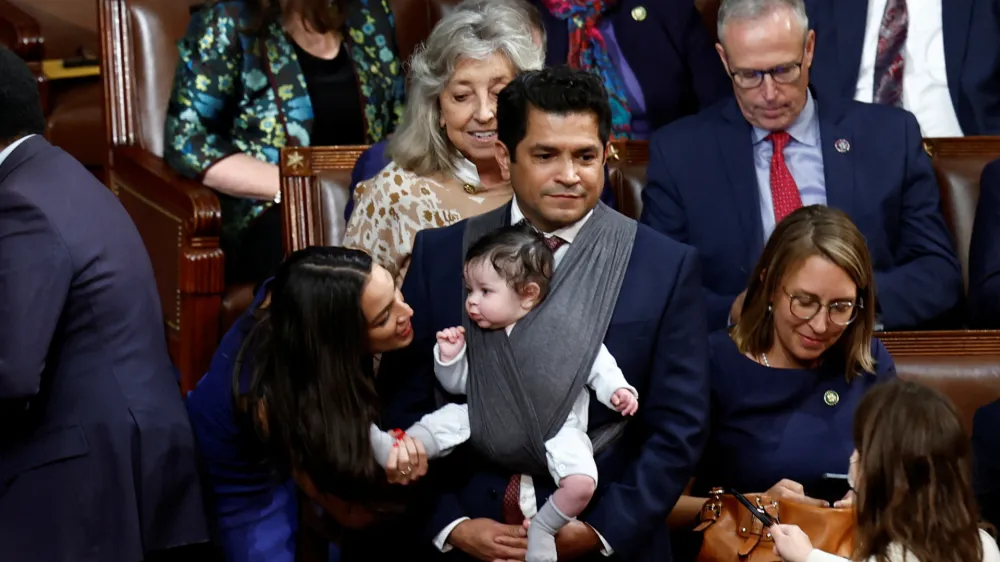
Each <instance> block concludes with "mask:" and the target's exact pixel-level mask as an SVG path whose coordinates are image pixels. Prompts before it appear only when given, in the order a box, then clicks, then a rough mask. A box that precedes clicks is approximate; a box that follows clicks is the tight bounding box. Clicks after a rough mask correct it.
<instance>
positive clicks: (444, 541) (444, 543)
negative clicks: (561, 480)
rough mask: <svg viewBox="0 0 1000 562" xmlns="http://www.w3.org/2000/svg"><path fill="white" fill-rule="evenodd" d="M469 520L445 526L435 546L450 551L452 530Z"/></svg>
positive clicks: (459, 520) (463, 519)
mask: <svg viewBox="0 0 1000 562" xmlns="http://www.w3.org/2000/svg"><path fill="white" fill-rule="evenodd" d="M468 520H469V518H468V517H459V518H458V519H456V520H454V521H452V522H451V524H449V525H448V526H447V527H445V528H444V530H443V531H441V532H440V533H438V534H437V536H436V537H434V546H435V547H437V549H438V550H440V551H441V552H448V551H449V550H451V549H452V548H454V547H453V546H451V545H450V544H448V537H449V536H451V532H452V531H454V530H455V527H458V524H459V523H463V522H465V521H468ZM598 536H600V535H598ZM601 540H604V539H601Z"/></svg>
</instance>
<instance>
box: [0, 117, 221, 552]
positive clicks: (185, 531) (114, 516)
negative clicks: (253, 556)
mask: <svg viewBox="0 0 1000 562" xmlns="http://www.w3.org/2000/svg"><path fill="white" fill-rule="evenodd" d="M206 540H208V534H207V529H206V523H205V512H204V506H203V505H202V495H201V488H200V484H199V480H198V472H197V465H196V457H195V448H194V438H193V436H192V434H191V426H190V425H189V423H188V418H187V414H186V412H185V410H184V404H183V403H182V401H181V394H180V388H179V387H178V384H177V377H176V372H175V370H174V368H173V366H172V365H171V363H170V358H169V357H168V355H167V341H166V336H165V335H164V333H163V313H162V311H161V308H160V299H159V296H158V295H157V291H156V282H155V281H154V279H153V270H152V267H151V266H150V262H149V257H148V256H147V254H146V249H145V247H143V244H142V240H141V239H140V238H139V234H138V232H136V228H135V225H134V224H132V221H131V219H129V216H128V214H126V212H125V209H123V208H122V206H121V204H120V203H119V202H118V200H117V199H116V198H115V196H114V194H113V193H111V191H110V190H109V189H108V188H106V187H105V186H104V185H102V184H101V183H100V182H98V181H97V180H96V179H95V178H94V176H93V175H92V174H90V172H88V171H87V170H86V169H85V168H84V167H83V166H81V165H80V164H79V163H78V162H76V161H75V160H73V158H72V157H71V156H69V155H68V154H66V153H65V152H63V151H62V150H60V149H58V148H55V147H53V146H52V145H50V144H49V143H48V142H47V141H46V140H45V139H44V138H42V137H40V136H34V137H31V138H29V139H27V140H26V141H24V142H23V143H22V144H21V145H19V146H18V147H17V148H16V149H15V150H14V151H13V152H12V153H11V154H10V155H9V157H8V158H7V159H6V160H5V161H4V162H3V164H2V165H0V552H3V553H4V554H5V555H7V556H3V558H4V559H10V560H32V561H37V562H45V561H63V560H79V561H95V562H96V561H98V560H100V561H102V562H104V561H110V562H116V561H121V562H135V561H138V560H143V559H146V556H145V554H146V553H149V552H152V551H155V550H162V549H166V548H168V547H175V546H182V545H187V544H192V543H198V542H202V541H206Z"/></svg>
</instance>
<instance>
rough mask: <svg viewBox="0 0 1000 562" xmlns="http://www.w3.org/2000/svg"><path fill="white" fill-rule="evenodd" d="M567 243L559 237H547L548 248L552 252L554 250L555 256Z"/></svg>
mask: <svg viewBox="0 0 1000 562" xmlns="http://www.w3.org/2000/svg"><path fill="white" fill-rule="evenodd" d="M565 243H566V241H565V240H563V239H562V238H559V237H558V236H546V237H545V245H546V246H548V247H549V249H550V250H552V253H553V254H554V253H556V250H558V249H559V248H562V246H563V244H565Z"/></svg>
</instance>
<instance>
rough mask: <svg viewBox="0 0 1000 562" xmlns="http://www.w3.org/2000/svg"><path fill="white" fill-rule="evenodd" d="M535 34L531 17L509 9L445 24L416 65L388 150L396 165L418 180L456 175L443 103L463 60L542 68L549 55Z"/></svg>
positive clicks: (463, 14)
mask: <svg viewBox="0 0 1000 562" xmlns="http://www.w3.org/2000/svg"><path fill="white" fill-rule="evenodd" d="M532 28H533V25H532V23H531V17H530V15H529V14H527V13H525V12H524V11H522V10H519V9H517V8H516V7H514V6H513V5H511V4H507V3H498V4H493V5H483V6H482V7H481V8H480V9H477V10H472V9H458V10H456V11H454V12H451V13H449V14H448V15H446V16H445V17H444V18H442V19H441V21H439V22H438V24H437V25H435V26H434V30H433V31H431V35H430V37H428V38H427V41H425V42H424V44H423V45H422V46H421V47H420V48H419V49H418V50H417V52H416V53H415V54H414V55H413V58H411V59H410V71H409V89H408V90H407V95H406V112H405V113H404V114H403V119H402V121H401V123H400V125H399V127H398V128H397V129H396V134H395V135H393V136H392V138H391V139H390V140H389V146H388V148H387V152H388V154H389V156H390V157H391V158H392V159H393V161H395V162H396V164H398V165H399V166H400V167H401V168H403V169H404V170H408V171H411V172H413V173H415V174H417V175H430V174H434V173H437V172H447V173H450V174H454V173H455V172H456V170H457V167H456V166H457V165H456V162H458V161H461V158H460V155H459V154H458V152H457V150H456V149H455V147H454V146H453V145H452V144H451V142H450V141H449V140H448V137H447V135H445V133H444V131H442V130H441V127H440V124H439V122H440V118H441V108H440V104H439V103H438V97H439V96H440V95H441V92H442V91H444V88H445V85H447V83H448V80H450V79H451V76H452V74H453V73H454V72H455V67H456V66H457V64H458V61H459V59H462V58H470V59H476V60H482V59H485V58H487V57H489V56H490V55H492V54H493V53H499V54H501V55H503V56H504V57H506V58H507V60H509V61H510V63H511V65H512V66H513V67H514V72H515V73H516V74H518V73H521V72H523V71H525V70H537V69H540V68H542V65H543V64H544V59H545V55H544V51H543V49H542V48H540V47H539V46H538V45H536V44H535V43H534V42H533V41H532V35H531V31H532Z"/></svg>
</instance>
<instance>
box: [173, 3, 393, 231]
mask: <svg viewBox="0 0 1000 562" xmlns="http://www.w3.org/2000/svg"><path fill="white" fill-rule="evenodd" d="M250 16H251V14H250V11H249V8H248V6H247V3H246V2H245V1H244V0H230V1H223V2H218V3H215V4H211V5H207V6H205V7H203V8H202V9H200V10H199V11H198V12H196V13H195V14H193V15H192V16H191V22H190V23H189V25H188V29H187V33H186V34H185V36H184V38H183V39H181V40H180V41H179V42H178V44H177V48H178V51H179V54H180V58H179V60H178V62H177V70H176V73H175V75H174V85H173V91H172V92H171V95H170V102H169V105H168V106H167V118H166V126H165V130H164V135H165V142H164V158H165V159H166V161H167V162H168V163H169V164H170V166H171V167H173V168H174V169H175V170H177V171H178V172H180V173H181V174H183V175H184V176H187V177H190V178H198V177H200V176H201V175H202V174H203V173H204V172H205V170H207V169H208V168H209V167H210V166H212V164H214V163H216V162H218V161H219V160H221V159H223V158H225V157H226V156H229V155H231V154H235V153H238V152H242V153H245V154H249V155H251V156H253V157H255V158H259V159H260V160H263V161H265V162H269V163H272V164H277V163H278V158H279V155H280V153H281V148H282V147H284V146H309V144H310V143H309V135H310V132H311V130H312V120H313V109H312V103H311V101H310V99H309V93H308V91H307V89H306V82H305V78H304V77H303V75H302V69H301V67H300V66H299V62H298V58H297V57H296V55H295V48H294V46H293V44H292V41H291V39H290V38H289V36H288V35H287V34H286V33H285V32H284V30H283V29H282V25H281V23H280V22H273V23H271V24H270V26H268V28H267V30H266V33H263V34H260V36H258V35H251V34H249V33H247V32H246V31H245V30H246V29H247V28H248V25H249V23H250V20H249V18H250ZM394 25H395V22H394V21H393V16H392V12H391V11H390V9H389V5H388V0H352V1H351V2H350V4H349V8H348V13H347V17H346V32H345V46H347V47H349V48H350V54H351V59H352V61H353V63H354V69H355V74H356V76H357V79H358V87H359V91H360V93H361V97H362V106H363V108H364V113H365V115H364V117H365V125H366V129H367V132H366V140H367V142H368V143H375V142H378V141H380V140H382V139H384V138H386V137H387V136H388V135H389V133H391V132H392V131H393V130H394V129H395V127H396V124H397V123H398V122H399V119H400V117H401V116H402V114H403V104H404V95H405V92H404V87H405V84H404V76H403V72H402V68H401V63H400V61H399V59H398V56H397V54H396V52H397V50H396V44H395V35H394ZM219 199H220V203H221V205H222V240H221V242H222V244H223V247H224V248H225V247H233V245H234V244H238V240H239V239H240V234H241V233H242V232H243V231H244V230H245V229H246V228H247V226H249V224H250V223H251V222H252V221H253V219H255V218H256V217H257V216H259V215H260V214H261V213H263V212H264V210H265V209H267V208H268V207H269V206H270V205H271V204H272V203H271V202H269V201H254V200H249V199H237V198H234V197H229V196H226V195H223V194H220V195H219Z"/></svg>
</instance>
